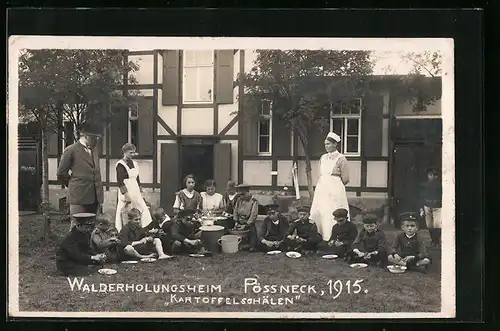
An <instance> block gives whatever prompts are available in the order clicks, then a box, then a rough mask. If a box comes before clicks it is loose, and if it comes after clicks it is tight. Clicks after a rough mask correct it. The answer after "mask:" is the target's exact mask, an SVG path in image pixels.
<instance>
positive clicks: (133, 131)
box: [128, 104, 139, 148]
mask: <svg viewBox="0 0 500 331" xmlns="http://www.w3.org/2000/svg"><path fill="white" fill-rule="evenodd" d="M128 119H129V130H128V141H129V142H130V143H132V144H134V145H135V147H136V148H137V143H138V138H139V105H138V104H134V105H131V106H130V107H129V115H128Z"/></svg>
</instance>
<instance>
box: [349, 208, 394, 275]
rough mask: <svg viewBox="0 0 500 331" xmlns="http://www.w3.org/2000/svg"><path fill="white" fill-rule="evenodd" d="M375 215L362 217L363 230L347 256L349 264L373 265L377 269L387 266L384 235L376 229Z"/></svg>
mask: <svg viewBox="0 0 500 331" xmlns="http://www.w3.org/2000/svg"><path fill="white" fill-rule="evenodd" d="M377 221H378V219H377V217H376V216H375V215H365V216H364V217H363V229H362V230H361V231H360V232H359V233H358V236H357V237H356V239H354V241H353V243H352V248H353V249H352V251H350V252H349V254H348V260H349V262H366V263H373V264H376V265H377V266H379V267H385V266H386V265H387V245H386V240H385V234H384V232H383V231H381V230H380V229H379V228H378V224H377Z"/></svg>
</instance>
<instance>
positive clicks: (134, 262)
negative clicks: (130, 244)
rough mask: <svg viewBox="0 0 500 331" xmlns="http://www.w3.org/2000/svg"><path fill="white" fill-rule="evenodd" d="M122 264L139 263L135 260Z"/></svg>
mask: <svg viewBox="0 0 500 331" xmlns="http://www.w3.org/2000/svg"><path fill="white" fill-rule="evenodd" d="M122 263H123V264H136V263H139V262H137V261H135V260H130V261H122Z"/></svg>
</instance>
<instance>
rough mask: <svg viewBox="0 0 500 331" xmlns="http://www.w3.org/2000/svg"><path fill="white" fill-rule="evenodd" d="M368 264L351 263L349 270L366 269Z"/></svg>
mask: <svg viewBox="0 0 500 331" xmlns="http://www.w3.org/2000/svg"><path fill="white" fill-rule="evenodd" d="M366 267H368V264H366V263H353V264H351V268H366Z"/></svg>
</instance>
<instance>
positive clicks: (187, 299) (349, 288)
mask: <svg viewBox="0 0 500 331" xmlns="http://www.w3.org/2000/svg"><path fill="white" fill-rule="evenodd" d="M362 282H363V280H362V279H356V280H352V281H351V280H347V281H342V280H329V281H328V282H327V283H326V286H325V288H323V289H320V288H319V287H317V286H316V285H269V284H262V283H259V282H258V280H257V279H256V278H245V282H244V293H245V294H247V295H250V294H257V295H261V296H257V297H253V296H252V297H243V298H236V297H223V296H180V295H178V294H170V300H168V301H166V302H165V306H168V305H170V304H210V305H271V306H276V305H277V306H283V305H293V304H294V303H295V302H296V301H298V300H300V298H301V296H302V295H318V294H319V295H320V296H330V297H331V298H332V299H334V300H335V299H337V298H338V297H340V296H341V295H342V294H346V295H356V294H362V293H364V294H366V293H368V290H367V289H363V288H362V286H361V284H362ZM280 295H285V296H280Z"/></svg>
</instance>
